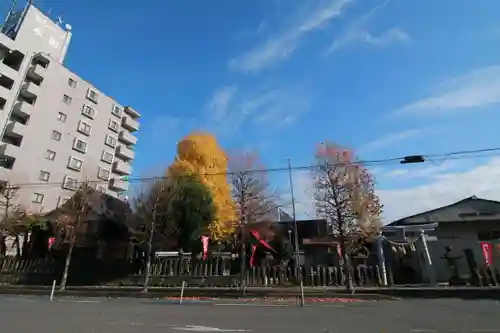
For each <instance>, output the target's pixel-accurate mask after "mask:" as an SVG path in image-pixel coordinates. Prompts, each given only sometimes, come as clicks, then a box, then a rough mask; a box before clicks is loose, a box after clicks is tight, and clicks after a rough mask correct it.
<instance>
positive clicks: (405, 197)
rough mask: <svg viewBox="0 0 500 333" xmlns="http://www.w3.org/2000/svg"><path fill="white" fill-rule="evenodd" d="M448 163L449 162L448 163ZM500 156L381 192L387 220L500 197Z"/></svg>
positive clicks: (379, 193)
mask: <svg viewBox="0 0 500 333" xmlns="http://www.w3.org/2000/svg"><path fill="white" fill-rule="evenodd" d="M447 163H448V162H447ZM499 182H500V159H499V158H492V159H491V160H490V161H488V162H487V163H484V164H481V165H478V166H476V167H473V168H469V169H468V170H465V171H456V170H455V171H449V172H446V173H442V174H441V175H440V176H439V177H437V176H434V177H432V178H430V179H429V181H428V182H426V184H424V185H419V186H410V187H406V188H399V189H384V190H379V191H377V193H378V195H379V197H380V200H381V201H382V203H383V204H384V216H385V218H386V219H387V222H391V221H393V220H394V219H397V218H402V217H404V216H409V215H412V214H416V213H420V212H423V211H426V210H430V209H435V208H438V207H440V206H444V205H449V204H451V203H453V202H455V201H458V200H461V199H464V198H467V197H470V196H472V195H476V196H478V197H480V198H485V199H490V200H500V190H499V188H498V185H497V184H498V183H499Z"/></svg>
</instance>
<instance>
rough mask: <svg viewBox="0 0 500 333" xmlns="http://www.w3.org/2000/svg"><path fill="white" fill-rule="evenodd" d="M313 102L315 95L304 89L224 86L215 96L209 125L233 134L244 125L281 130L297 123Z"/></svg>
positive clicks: (220, 131)
mask: <svg viewBox="0 0 500 333" xmlns="http://www.w3.org/2000/svg"><path fill="white" fill-rule="evenodd" d="M299 92H301V93H299ZM311 103H312V95H310V94H308V93H307V88H305V87H304V86H297V87H291V88H290V87H286V88H276V89H270V90H258V91H246V90H241V89H238V88H236V87H234V86H232V87H224V88H222V89H219V90H217V91H216V92H215V93H214V96H213V98H212V99H211V101H210V102H209V103H208V105H207V118H208V119H207V123H210V125H209V126H211V127H214V129H215V130H216V131H217V132H219V133H221V134H229V133H233V132H235V131H237V130H239V129H241V128H242V127H243V126H245V127H246V126H254V127H257V128H259V129H260V130H262V129H269V130H277V129H279V128H282V127H284V126H288V125H291V124H293V123H294V122H295V121H296V120H297V118H298V117H300V116H301V115H302V114H303V113H304V112H307V111H308V110H309V108H310V106H311Z"/></svg>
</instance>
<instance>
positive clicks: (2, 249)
mask: <svg viewBox="0 0 500 333" xmlns="http://www.w3.org/2000/svg"><path fill="white" fill-rule="evenodd" d="M6 254H7V244H6V243H5V236H4V235H2V234H0V255H2V256H5V255H6Z"/></svg>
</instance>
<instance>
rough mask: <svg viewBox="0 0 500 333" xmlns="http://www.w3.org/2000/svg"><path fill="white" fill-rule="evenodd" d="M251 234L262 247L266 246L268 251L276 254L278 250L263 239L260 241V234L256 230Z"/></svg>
mask: <svg viewBox="0 0 500 333" xmlns="http://www.w3.org/2000/svg"><path fill="white" fill-rule="evenodd" d="M250 234H251V235H252V236H253V238H255V239H256V240H257V241H258V242H259V243H260V244H261V245H262V246H264V247H265V248H267V249H268V250H270V251H272V252H274V253H276V250H275V249H273V248H272V246H271V245H269V244H267V243H266V242H265V241H264V240H263V239H260V234H259V233H258V232H257V231H255V230H252V231H250Z"/></svg>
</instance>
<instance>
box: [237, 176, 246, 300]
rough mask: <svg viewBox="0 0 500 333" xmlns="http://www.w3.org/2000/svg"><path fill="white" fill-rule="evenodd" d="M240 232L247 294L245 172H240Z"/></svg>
mask: <svg viewBox="0 0 500 333" xmlns="http://www.w3.org/2000/svg"><path fill="white" fill-rule="evenodd" d="M239 177H240V184H239V185H240V234H241V248H240V292H241V296H245V288H246V276H245V275H246V274H245V273H246V272H245V271H246V264H247V261H246V256H247V254H246V237H245V234H246V233H245V224H246V223H245V222H246V212H245V195H246V193H245V187H244V185H245V184H244V173H243V172H242V173H241V174H240V176H239Z"/></svg>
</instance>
